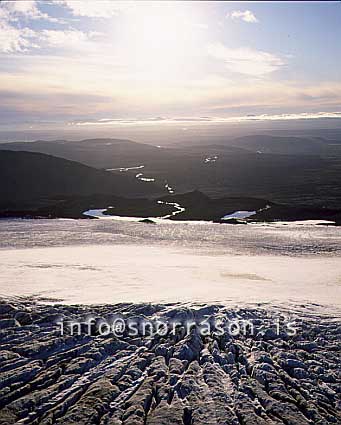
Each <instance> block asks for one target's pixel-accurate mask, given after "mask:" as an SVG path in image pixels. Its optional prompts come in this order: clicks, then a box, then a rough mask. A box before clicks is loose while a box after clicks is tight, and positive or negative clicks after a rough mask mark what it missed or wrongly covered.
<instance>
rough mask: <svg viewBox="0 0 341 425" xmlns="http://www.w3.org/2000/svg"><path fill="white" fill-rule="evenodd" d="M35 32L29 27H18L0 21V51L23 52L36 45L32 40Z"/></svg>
mask: <svg viewBox="0 0 341 425" xmlns="http://www.w3.org/2000/svg"><path fill="white" fill-rule="evenodd" d="M35 37H36V34H35V32H34V31H32V30H31V29H29V28H22V29H18V28H15V27H14V26H12V25H9V24H8V23H7V22H0V52H2V53H13V52H25V51H27V50H29V48H32V47H37V45H36V44H35V42H34V39H35Z"/></svg>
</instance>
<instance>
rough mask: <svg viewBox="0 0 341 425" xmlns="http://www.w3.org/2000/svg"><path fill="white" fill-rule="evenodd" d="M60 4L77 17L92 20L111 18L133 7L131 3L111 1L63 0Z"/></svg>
mask: <svg viewBox="0 0 341 425" xmlns="http://www.w3.org/2000/svg"><path fill="white" fill-rule="evenodd" d="M59 4H60V5H63V6H65V7H67V8H68V9H70V11H71V13H72V14H73V15H75V16H87V17H90V18H111V17H112V16H115V15H117V14H119V13H120V12H122V11H123V10H126V9H129V8H131V6H132V4H131V3H130V2H125V1H111V0H102V1H94V0H61V1H60V2H59Z"/></svg>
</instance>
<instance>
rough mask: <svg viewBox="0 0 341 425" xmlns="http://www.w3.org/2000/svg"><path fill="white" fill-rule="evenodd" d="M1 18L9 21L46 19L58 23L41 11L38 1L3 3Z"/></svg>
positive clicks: (27, 0)
mask: <svg viewBox="0 0 341 425" xmlns="http://www.w3.org/2000/svg"><path fill="white" fill-rule="evenodd" d="M0 18H2V19H6V20H7V21H12V22H13V21H18V20H19V19H26V20H28V19H46V20H49V21H53V22H55V21H57V20H56V19H54V18H51V17H50V16H49V15H47V14H46V13H42V12H41V11H40V10H39V7H38V2H37V1H30V0H25V1H4V2H1V8H0Z"/></svg>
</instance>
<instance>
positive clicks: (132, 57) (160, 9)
mask: <svg viewBox="0 0 341 425" xmlns="http://www.w3.org/2000/svg"><path fill="white" fill-rule="evenodd" d="M180 6H181V7H180ZM195 18H196V17H195V16H194V14H193V9H191V7H190V5H184V4H181V5H179V3H176V2H175V3H168V2H164V3H163V2H161V3H149V4H148V6H145V5H144V7H140V8H138V9H137V10H136V11H135V13H132V14H129V15H128V17H127V22H126V23H125V25H124V27H123V29H122V31H121V32H119V33H117V35H118V37H119V38H120V39H121V40H120V42H121V47H122V48H123V49H124V52H123V54H124V57H125V58H126V60H127V62H128V64H129V66H130V67H131V68H130V69H133V70H134V71H135V72H137V73H138V75H139V77H140V78H142V79H144V80H145V79H148V80H150V81H153V82H154V83H160V82H165V81H170V80H178V79H179V78H180V77H181V75H184V74H185V73H186V72H188V71H189V70H190V69H191V68H193V66H194V63H193V60H194V57H195V56H196V51H197V49H198V48H200V46H201V40H202V38H203V33H204V32H205V31H204V30H203V26H202V25H200V24H198V23H197V22H196V19H195Z"/></svg>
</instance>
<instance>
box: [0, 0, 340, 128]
mask: <svg viewBox="0 0 341 425" xmlns="http://www.w3.org/2000/svg"><path fill="white" fill-rule="evenodd" d="M340 23H341V2H326V1H323V2H296V1H294V2H277V1H274V2H187V1H185V2H181V1H178V2H144V1H136V2H130V1H123V2H121V1H101V0H98V1H86V0H82V1H77V0H72V1H70V0H60V1H26V0H23V1H1V2H0V128H4V127H6V129H11V128H17V127H18V126H22V125H26V126H28V128H39V126H44V125H46V124H49V123H58V124H60V125H65V126H91V127H96V126H98V127H99V126H118V125H128V126H129V125H139V124H146V123H147V124H148V123H149V124H150V125H153V124H154V123H158V124H160V123H161V124H162V123H165V124H169V123H187V124H190V123H200V122H203V123H220V122H223V123H224V122H244V121H250V120H261V121H273V120H275V121H277V120H278V121H279V120H283V121H287V120H289V121H290V120H296V119H302V120H303V119H306V120H312V119H326V118H334V119H337V120H340V119H341V72H340V70H341V43H340V40H341V24H340ZM187 124H186V125H187ZM1 126H2V127H1Z"/></svg>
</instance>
